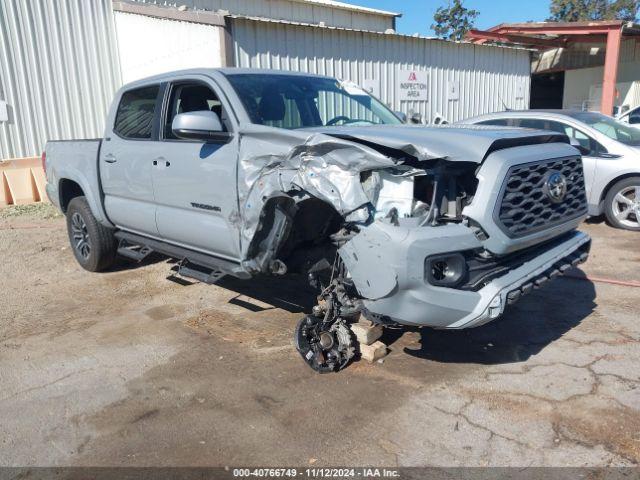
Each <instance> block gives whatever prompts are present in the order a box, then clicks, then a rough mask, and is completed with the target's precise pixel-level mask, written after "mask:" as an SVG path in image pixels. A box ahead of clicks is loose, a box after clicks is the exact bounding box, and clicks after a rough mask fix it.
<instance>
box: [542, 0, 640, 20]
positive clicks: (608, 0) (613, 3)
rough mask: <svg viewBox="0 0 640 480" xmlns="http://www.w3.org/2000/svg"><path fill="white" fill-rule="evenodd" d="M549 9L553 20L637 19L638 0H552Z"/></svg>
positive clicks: (550, 18)
mask: <svg viewBox="0 0 640 480" xmlns="http://www.w3.org/2000/svg"><path fill="white" fill-rule="evenodd" d="M549 11H550V13H551V16H550V17H549V18H548V20H549V21H552V22H580V21H593V20H626V21H635V20H636V18H637V16H638V0H551V4H550V5H549Z"/></svg>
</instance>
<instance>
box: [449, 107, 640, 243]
mask: <svg viewBox="0 0 640 480" xmlns="http://www.w3.org/2000/svg"><path fill="white" fill-rule="evenodd" d="M627 113H629V114H631V113H633V111H631V112H627ZM639 114H640V113H639ZM633 118H634V119H635V117H633ZM460 123H464V124H478V125H504V126H508V127H522V128H534V129H538V130H551V131H554V132H560V133H564V134H566V135H567V136H568V137H569V139H570V140H571V144H572V145H573V146H575V147H576V148H578V150H580V153H582V159H583V165H584V178H585V186H586V189H587V200H588V202H589V215H591V216H597V215H601V214H603V213H604V214H605V215H606V217H607V220H608V221H609V223H610V224H611V225H613V226H614V227H617V228H623V229H626V230H638V231H640V129H636V128H632V127H631V126H629V125H627V124H625V123H622V122H620V121H618V120H616V119H614V118H611V117H609V116H606V115H602V114H601V113H597V112H582V111H572V110H523V111H508V112H500V113H491V114H488V115H482V116H479V117H474V118H470V119H467V120H464V121H463V122H460Z"/></svg>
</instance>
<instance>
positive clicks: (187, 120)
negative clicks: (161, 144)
mask: <svg viewBox="0 0 640 480" xmlns="http://www.w3.org/2000/svg"><path fill="white" fill-rule="evenodd" d="M223 130H224V129H223V127H222V122H221V121H220V117H218V114H217V113H215V112H210V111H208V110H202V111H198V112H187V113H179V114H178V115H176V116H175V117H174V119H173V122H172V123H171V131H172V132H173V134H174V135H175V136H176V137H178V138H184V139H187V140H202V141H205V142H206V141H216V140H218V141H220V140H228V139H229V137H230V136H231V135H230V134H229V133H228V132H225V131H223Z"/></svg>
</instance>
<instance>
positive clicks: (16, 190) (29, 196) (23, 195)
mask: <svg viewBox="0 0 640 480" xmlns="http://www.w3.org/2000/svg"><path fill="white" fill-rule="evenodd" d="M4 175H5V178H6V179H7V183H8V184H9V191H10V192H11V197H12V198H13V203H14V204H15V205H23V204H26V203H33V202H34V201H35V195H34V191H33V181H32V180H31V170H30V169H29V168H20V169H15V170H5V172H4Z"/></svg>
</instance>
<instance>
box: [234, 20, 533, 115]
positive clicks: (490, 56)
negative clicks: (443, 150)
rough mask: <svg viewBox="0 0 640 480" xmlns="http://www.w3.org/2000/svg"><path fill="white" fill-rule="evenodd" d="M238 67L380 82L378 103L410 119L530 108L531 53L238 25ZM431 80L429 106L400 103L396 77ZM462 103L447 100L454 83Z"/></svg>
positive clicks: (275, 25) (273, 25)
mask: <svg viewBox="0 0 640 480" xmlns="http://www.w3.org/2000/svg"><path fill="white" fill-rule="evenodd" d="M232 35H233V41H234V49H235V62H236V65H237V66H239V67H257V68H273V69H279V70H295V71H303V72H311V73H319V74H326V75H330V76H335V77H337V78H340V79H343V80H351V81H354V82H356V83H359V84H361V85H362V84H363V82H364V80H365V79H375V80H378V81H379V84H380V95H379V96H380V99H381V100H383V101H384V102H386V103H387V104H389V105H390V106H391V107H392V108H393V109H395V110H400V111H403V112H405V113H409V112H419V113H420V114H422V116H423V118H424V119H425V120H427V121H432V120H433V119H434V118H435V117H436V116H441V117H444V118H445V119H446V120H448V121H449V122H455V121H458V120H462V119H465V118H468V117H471V116H474V115H479V114H482V113H488V112H494V111H500V110H504V108H505V106H507V107H508V108H512V109H526V108H528V107H529V89H530V57H529V52H528V51H526V50H516V49H508V48H500V47H489V46H482V45H473V44H457V43H451V42H444V41H440V40H432V39H425V38H415V37H408V36H401V35H385V34H376V33H367V32H355V31H349V30H340V29H330V28H317V27H307V26H299V25H291V24H284V23H276V22H256V21H253V20H249V19H243V18H234V19H233V21H232ZM406 69H417V70H426V71H427V72H429V100H428V101H426V102H424V101H419V102H416V101H411V102H409V101H400V100H399V98H398V94H397V92H396V86H397V82H398V78H397V75H398V71H399V70H406ZM452 82H453V83H455V84H456V85H457V86H458V87H459V99H458V100H451V99H449V98H447V88H448V87H449V85H450V84H451V83H452Z"/></svg>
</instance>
